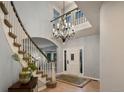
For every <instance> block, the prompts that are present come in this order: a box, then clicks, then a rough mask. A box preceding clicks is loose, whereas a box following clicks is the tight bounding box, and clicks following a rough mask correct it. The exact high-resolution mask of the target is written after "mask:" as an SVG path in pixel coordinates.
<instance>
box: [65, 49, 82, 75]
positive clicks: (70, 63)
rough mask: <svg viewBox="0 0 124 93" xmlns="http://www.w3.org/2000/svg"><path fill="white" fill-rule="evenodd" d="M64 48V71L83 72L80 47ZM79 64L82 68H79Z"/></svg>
mask: <svg viewBox="0 0 124 93" xmlns="http://www.w3.org/2000/svg"><path fill="white" fill-rule="evenodd" d="M65 50H66V67H67V69H66V73H67V74H72V75H81V74H82V73H83V61H81V58H80V56H81V55H80V49H79V48H69V49H65ZM82 57H83V55H82ZM81 65H82V69H81ZM81 70H82V73H81Z"/></svg>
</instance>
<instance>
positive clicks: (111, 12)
mask: <svg viewBox="0 0 124 93" xmlns="http://www.w3.org/2000/svg"><path fill="white" fill-rule="evenodd" d="M100 62H101V63H100V68H101V69H100V78H101V84H100V86H101V91H124V2H104V4H103V5H102V7H101V12H100Z"/></svg>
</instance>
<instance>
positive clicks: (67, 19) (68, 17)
mask: <svg viewBox="0 0 124 93" xmlns="http://www.w3.org/2000/svg"><path fill="white" fill-rule="evenodd" d="M66 22H67V23H69V22H71V16H70V15H69V16H67V17H66Z"/></svg>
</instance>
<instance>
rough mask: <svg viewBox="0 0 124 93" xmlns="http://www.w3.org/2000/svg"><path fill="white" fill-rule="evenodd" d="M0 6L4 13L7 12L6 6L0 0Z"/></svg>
mask: <svg viewBox="0 0 124 93" xmlns="http://www.w3.org/2000/svg"><path fill="white" fill-rule="evenodd" d="M0 7H1V9H2V11H3V13H4V14H5V15H7V14H8V13H9V12H8V10H7V8H6V7H5V4H4V3H3V2H2V1H0Z"/></svg>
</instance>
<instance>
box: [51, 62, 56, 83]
mask: <svg viewBox="0 0 124 93" xmlns="http://www.w3.org/2000/svg"><path fill="white" fill-rule="evenodd" d="M51 63H52V82H56V74H55V62H51Z"/></svg>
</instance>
